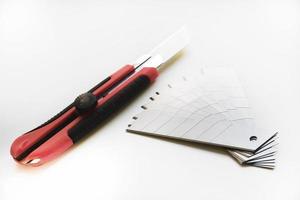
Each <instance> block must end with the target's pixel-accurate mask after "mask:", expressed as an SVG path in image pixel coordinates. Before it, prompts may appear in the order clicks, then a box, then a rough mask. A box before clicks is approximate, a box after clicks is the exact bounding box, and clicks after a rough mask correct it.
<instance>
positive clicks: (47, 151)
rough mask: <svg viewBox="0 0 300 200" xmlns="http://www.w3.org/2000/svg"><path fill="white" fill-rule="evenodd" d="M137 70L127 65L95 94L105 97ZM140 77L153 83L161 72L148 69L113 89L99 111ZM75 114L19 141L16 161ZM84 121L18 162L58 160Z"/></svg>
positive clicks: (15, 146) (13, 151)
mask: <svg viewBox="0 0 300 200" xmlns="http://www.w3.org/2000/svg"><path fill="white" fill-rule="evenodd" d="M134 70H135V69H134V67H133V66H132V65H126V66H124V67H122V68H121V69H120V70H118V71H117V72H115V73H114V74H112V75H111V76H110V80H109V81H107V82H106V83H105V84H103V85H102V86H100V87H99V88H97V89H96V90H95V91H94V92H93V94H94V95H99V94H101V93H103V92H104V91H106V90H107V89H108V88H110V87H112V86H113V85H115V84H117V83H119V82H120V81H122V80H124V79H125V78H126V77H128V76H129V75H130V74H131V73H133V72H134ZM141 75H145V76H147V77H148V78H149V79H150V80H151V82H153V81H154V80H155V79H156V78H157V76H158V71H157V69H156V68H152V67H145V68H143V69H141V70H140V71H139V72H137V73H135V74H134V75H132V76H131V77H130V78H128V79H127V80H126V81H124V82H123V83H121V84H120V85H119V86H117V87H116V88H114V89H113V90H112V91H111V92H110V93H108V94H107V95H106V96H105V97H103V98H100V99H99V100H98V104H97V108H98V107H100V106H101V105H102V104H103V103H105V102H106V101H109V99H110V98H111V97H113V96H114V95H115V94H117V93H118V92H119V91H121V90H122V89H123V88H124V87H126V86H127V85H128V84H130V83H131V82H132V81H133V80H135V79H136V78H137V77H139V76H141ZM74 112H76V109H75V107H72V108H71V109H69V110H68V111H67V112H66V113H64V114H63V115H61V116H60V117H59V118H57V119H56V120H54V121H53V122H51V123H49V124H47V125H45V126H43V127H41V128H39V129H37V130H34V131H32V132H29V133H26V134H24V135H22V136H20V137H18V138H17V139H16V140H15V141H14V143H13V144H12V146H11V155H12V156H13V157H14V158H16V157H18V155H20V154H21V153H22V152H24V151H25V150H26V149H28V148H29V147H31V146H32V145H33V144H34V143H36V142H37V141H38V140H39V139H41V138H42V137H45V135H47V134H48V133H49V132H50V131H52V130H53V129H55V128H56V127H57V126H59V125H60V124H61V123H63V122H64V121H65V120H66V119H67V118H68V117H69V116H70V115H72V114H73V113H74ZM81 119H82V116H79V117H77V118H76V119H75V120H73V121H72V122H70V123H69V124H68V125H67V126H65V127H64V128H63V129H61V130H60V131H59V132H57V133H56V134H55V135H54V136H53V137H51V138H50V139H48V140H47V141H46V142H44V143H43V144H42V145H40V146H39V147H38V148H36V149H35V150H33V151H32V152H31V153H30V154H29V155H28V156H26V158H24V159H23V160H21V161H17V162H19V163H21V164H30V165H31V166H39V165H42V164H44V163H46V162H48V161H50V160H52V159H54V158H56V157H57V156H59V155H60V154H62V153H63V152H65V151H66V150H67V149H69V148H70V147H71V146H72V145H73V141H72V140H71V138H70V137H69V136H68V130H70V129H71V128H72V127H74V126H75V125H76V124H77V123H78V122H79V121H80V120H81ZM32 160H36V161H38V162H30V161H32Z"/></svg>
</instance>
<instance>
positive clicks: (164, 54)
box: [10, 27, 189, 166]
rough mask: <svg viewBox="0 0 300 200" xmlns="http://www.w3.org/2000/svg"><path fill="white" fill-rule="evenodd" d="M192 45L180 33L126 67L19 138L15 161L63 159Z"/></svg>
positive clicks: (35, 162)
mask: <svg viewBox="0 0 300 200" xmlns="http://www.w3.org/2000/svg"><path fill="white" fill-rule="evenodd" d="M188 41H189V39H188V34H187V31H186V29H185V28H184V27H183V28H181V29H179V30H178V31H177V32H175V33H174V34H172V35H171V36H170V37H168V38H167V39H166V40H165V41H163V42H162V43H161V44H160V45H158V46H157V47H156V48H154V49H153V50H152V51H151V52H150V53H148V54H145V55H143V56H141V57H140V58H139V59H137V61H136V62H134V64H127V65H125V66H123V67H122V68H120V69H119V70H118V71H116V72H115V73H113V74H112V75H110V76H109V77H107V78H105V79H104V80H103V81H101V82H100V83H99V84H97V85H96V86H95V87H93V88H92V89H90V90H89V91H88V92H86V93H84V94H81V95H79V96H78V97H77V98H76V99H75V101H74V102H72V103H71V104H70V105H69V106H67V107H66V108H65V109H63V110H62V111H61V112H60V113H58V114H57V115H56V116H54V117H53V118H51V119H50V120H48V121H47V122H45V123H44V124H42V125H40V126H38V127H37V128H35V129H33V130H31V131H29V132H27V133H25V134H23V135H21V136H20V137H18V138H17V139H16V140H15V141H14V142H13V144H12V146H11V151H10V152H11V155H12V157H13V158H14V159H15V160H16V161H17V162H18V163H21V164H24V165H29V166H40V165H42V164H44V163H46V162H48V161H50V160H52V159H54V158H56V157H57V156H59V155H61V154H62V153H64V152H65V151H66V150H68V149H69V148H70V147H72V146H73V145H74V144H75V143H77V142H78V141H80V140H81V139H82V138H83V137H85V136H86V135H88V134H89V133H91V131H93V130H94V129H96V128H97V126H98V125H99V124H100V123H102V122H104V121H106V120H107V119H108V118H109V117H110V116H111V115H112V114H113V113H115V112H116V111H118V110H120V109H121V108H122V107H124V106H126V105H127V104H128V103H129V102H130V101H131V100H132V99H133V98H134V97H135V96H137V95H138V94H139V93H141V92H142V91H143V90H144V89H146V88H147V87H148V86H149V85H150V84H151V83H152V82H153V81H154V80H155V79H156V78H157V77H158V75H159V69H160V67H161V66H162V65H163V64H164V63H165V62H166V61H168V60H169V59H170V58H172V57H173V56H174V55H176V54H177V53H178V52H179V51H180V50H181V49H183V48H184V47H185V46H186V45H187V43H188ZM144 66H145V67H144ZM138 69H140V70H138Z"/></svg>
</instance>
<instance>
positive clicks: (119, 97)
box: [68, 75, 150, 143]
mask: <svg viewBox="0 0 300 200" xmlns="http://www.w3.org/2000/svg"><path fill="white" fill-rule="evenodd" d="M149 85H150V79H149V78H148V77H147V76H145V75H142V76H139V77H137V78H136V79H135V80H133V81H132V82H131V83H130V84H128V85H127V86H126V87H124V88H123V89H122V90H121V91H119V92H118V93H117V94H116V95H114V96H113V97H112V98H110V99H109V100H108V101H107V102H105V103H104V104H103V105H102V106H100V107H99V108H97V109H96V110H95V111H94V112H92V113H91V114H89V115H88V116H86V117H84V118H83V119H82V120H81V121H80V122H78V124H76V125H75V126H74V127H73V128H71V129H70V130H69V132H68V134H69V137H70V138H71V139H72V141H73V143H76V142H78V141H79V140H80V139H81V138H83V137H84V136H86V135H88V134H89V133H90V132H91V131H93V130H94V129H95V128H96V127H97V126H98V125H99V124H100V123H101V122H103V121H104V120H106V119H107V118H109V117H110V116H111V115H112V114H113V113H115V112H116V111H118V110H120V109H121V108H122V107H125V106H126V105H127V104H128V103H129V102H130V101H131V100H132V99H133V98H134V97H135V96H137V95H138V94H140V93H141V92H142V91H143V90H144V89H146V88H147V87H148V86H149Z"/></svg>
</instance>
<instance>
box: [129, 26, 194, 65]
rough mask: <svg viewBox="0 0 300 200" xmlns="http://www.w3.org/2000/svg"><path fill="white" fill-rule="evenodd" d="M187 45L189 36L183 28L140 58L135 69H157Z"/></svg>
mask: <svg viewBox="0 0 300 200" xmlns="http://www.w3.org/2000/svg"><path fill="white" fill-rule="evenodd" d="M188 43H189V35H188V33H187V30H186V28H185V27H182V28H180V29H179V30H178V31H176V32H175V33H173V34H172V35H171V36H169V37H168V38H167V39H166V40H164V41H163V42H161V43H160V44H159V45H158V46H156V47H155V48H154V49H153V50H152V51H150V53H148V54H146V55H143V56H142V57H140V58H139V59H138V60H137V61H136V62H135V63H138V64H137V65H135V66H137V67H136V68H138V67H140V66H142V65H143V66H147V67H157V68H159V67H160V66H161V65H162V64H164V63H165V62H167V61H168V60H169V59H170V58H172V57H173V56H174V55H176V54H177V53H178V52H179V51H181V50H182V49H183V48H184V47H185V46H186V45H187V44H188Z"/></svg>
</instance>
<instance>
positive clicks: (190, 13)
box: [0, 0, 300, 200]
mask: <svg viewBox="0 0 300 200" xmlns="http://www.w3.org/2000/svg"><path fill="white" fill-rule="evenodd" d="M183 24H186V25H187V27H188V28H189V31H190V34H191V37H192V40H191V43H190V45H189V46H188V47H187V48H186V51H185V53H184V55H183V56H182V57H181V58H180V59H179V60H178V61H177V62H176V63H174V64H173V65H172V66H170V67H169V68H168V69H167V70H165V71H164V72H163V73H162V75H161V76H160V80H167V79H168V77H171V76H172V77H174V76H180V74H181V73H182V72H184V71H189V72H193V73H195V74H196V73H198V71H199V68H200V67H201V66H208V67H209V66H231V67H234V68H235V69H236V71H237V74H238V76H239V77H240V80H241V82H242V84H243V86H244V87H245V89H246V92H247V94H248V96H249V99H250V100H251V102H252V103H253V105H254V108H255V112H256V114H257V116H258V119H259V122H260V123H261V124H263V125H264V126H265V128H270V129H273V130H276V131H279V132H280V140H279V142H280V146H279V155H278V162H277V168H276V169H275V170H273V171H272V170H264V169H258V168H252V167H241V166H239V165H238V164H237V163H236V162H235V161H234V160H233V159H232V158H231V157H229V156H228V155H227V154H226V153H223V151H222V150H214V148H210V147H205V146H203V145H187V144H186V143H180V142H178V143H175V142H170V141H164V140H160V139H154V138H150V137H144V136H140V135H135V134H130V133H126V132H125V128H126V126H127V123H128V122H129V121H130V118H131V116H132V115H133V114H134V113H135V112H136V111H137V107H138V105H141V104H142V103H143V102H144V101H145V99H146V96H145V95H144V96H142V97H140V98H139V99H137V100H136V101H135V102H134V103H133V104H131V105H130V106H129V107H128V108H127V109H125V110H124V111H123V112H122V113H121V114H119V115H118V116H117V117H115V118H114V119H113V120H112V121H111V122H109V123H108V124H107V125H106V126H104V127H103V128H101V129H99V130H98V131H97V133H96V134H94V135H92V136H91V137H89V138H88V139H86V140H85V141H84V142H82V143H80V145H77V146H76V147H75V148H73V149H72V150H70V151H68V152H67V153H66V154H65V155H63V156H61V157H60V158H58V159H56V160H55V161H53V162H51V163H49V164H46V165H44V166H42V167H39V168H27V167H22V166H20V165H18V164H17V163H15V162H14V161H13V159H12V158H11V157H10V154H9V148H10V144H11V143H12V142H13V140H14V139H15V138H16V137H17V136H19V135H20V134H22V133H24V132H26V131H28V130H30V129H32V128H34V127H35V126H37V125H39V124H41V123H42V122H44V121H46V120H47V119H48V118H50V117H51V116H52V115H54V114H56V112H58V111H59V110H61V109H62V108H63V107H64V106H65V105H67V104H68V103H69V102H71V101H73V99H74V98H75V97H76V96H77V95H78V94H80V93H83V92H84V91H86V90H87V89H89V88H90V87H91V86H93V85H95V84H96V83H97V82H99V81H100V80H102V79H103V78H105V77H106V76H107V75H109V74H110V73H112V72H113V71H115V70H116V69H118V68H119V67H120V66H121V65H123V64H126V63H128V62H130V61H132V60H134V59H135V58H136V57H138V56H139V55H141V54H143V53H145V52H147V51H148V50H150V49H151V48H152V47H153V46H154V45H156V44H157V43H158V42H160V41H161V40H162V39H164V38H165V37H166V36H168V35H169V34H170V33H172V32H173V31H175V30H176V29H177V28H179V27H180V26H181V25H183ZM299 67H300V1H289V0H282V1H277V0H269V1H254V0H252V1H250V0H249V1H235V0H227V1H221V0H219V1H216V0H206V1H196V0H194V1H179V0H165V1H163V0H160V1H154V0H152V1H150V0H149V1H137V0H134V1H108V0H107V1H100V0H99V1H88V0H85V1H84V0H82V1H78V0H75V1H71V0H49V1H43V0H42V1H38V0H36V1H29V0H20V1H15V0H0V91H1V98H0V99H1V100H0V112H1V115H0V131H1V134H0V199H1V200H14V199H18V200H20V199H31V200H35V199H45V200H46V199H54V198H56V199H89V200H96V199H97V200H98V199H120V200H121V199H122V200H123V199H128V200H135V199H136V200H140V199H149V200H150V199H151V200H152V199H249V200H250V199H251V200H253V199H272V200H275V199H300V190H299V188H300V158H299V152H300V150H299V147H300V133H299V130H300V128H299V114H300V106H299V105H300V70H299ZM158 82H159V80H158ZM153 88H155V85H154V86H153Z"/></svg>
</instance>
